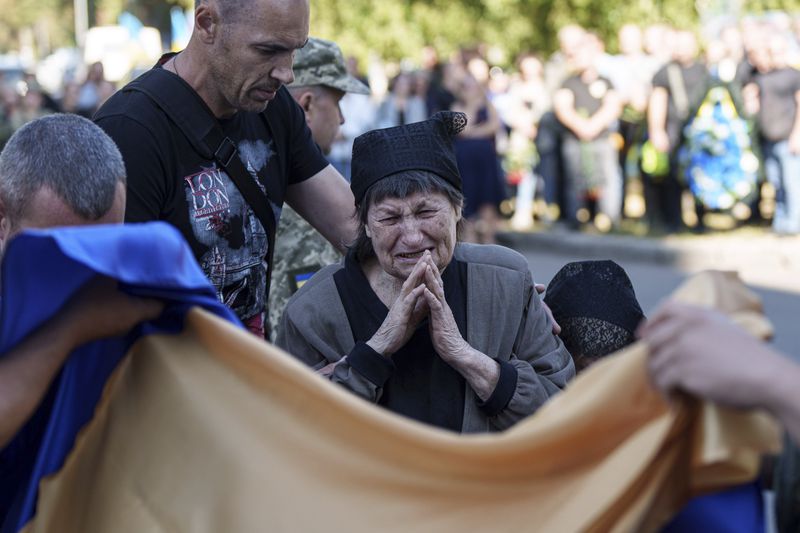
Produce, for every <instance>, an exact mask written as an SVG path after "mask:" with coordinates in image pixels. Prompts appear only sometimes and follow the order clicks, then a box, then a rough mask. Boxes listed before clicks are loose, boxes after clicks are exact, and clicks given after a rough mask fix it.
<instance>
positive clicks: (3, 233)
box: [0, 198, 13, 250]
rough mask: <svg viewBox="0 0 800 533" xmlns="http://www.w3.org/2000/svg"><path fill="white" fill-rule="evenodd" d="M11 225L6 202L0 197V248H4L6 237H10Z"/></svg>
mask: <svg viewBox="0 0 800 533" xmlns="http://www.w3.org/2000/svg"><path fill="white" fill-rule="evenodd" d="M12 227H13V226H12V224H11V219H10V218H8V210H7V209H6V204H5V203H3V200H2V199H1V198H0V250H3V249H5V247H6V243H7V242H8V239H9V238H10V237H11V230H12Z"/></svg>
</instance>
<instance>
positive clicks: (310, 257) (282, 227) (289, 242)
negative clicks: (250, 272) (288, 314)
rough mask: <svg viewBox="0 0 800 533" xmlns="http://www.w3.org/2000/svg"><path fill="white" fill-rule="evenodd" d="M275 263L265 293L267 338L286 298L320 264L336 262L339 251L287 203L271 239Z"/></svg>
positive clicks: (277, 324)
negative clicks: (270, 280)
mask: <svg viewBox="0 0 800 533" xmlns="http://www.w3.org/2000/svg"><path fill="white" fill-rule="evenodd" d="M273 257H274V259H273V260H274V261H275V264H274V265H273V267H272V287H271V288H270V293H269V324H270V331H271V339H272V341H273V342H274V341H275V340H276V339H277V333H278V329H279V328H280V327H281V317H282V316H283V311H284V309H285V307H286V304H287V302H288V301H289V298H291V296H292V295H293V294H294V293H295V292H297V290H298V289H299V288H300V287H302V286H303V284H304V283H305V282H306V281H308V279H309V278H310V277H311V276H312V275H313V274H314V273H316V272H317V271H318V270H320V269H321V268H322V267H324V266H327V265H330V264H333V263H337V262H339V261H340V260H341V258H342V255H341V254H340V253H339V252H338V250H336V248H334V247H333V246H332V245H331V244H330V243H329V242H328V241H327V240H325V238H324V237H323V236H322V235H320V234H319V232H317V231H316V230H315V229H314V228H312V227H311V225H310V224H309V223H308V222H306V221H305V220H303V218H302V217H300V215H298V214H297V213H296V212H295V211H294V210H293V209H292V208H291V207H289V206H285V207H284V208H283V212H282V213H281V220H280V224H279V225H278V232H277V237H276V239H275V254H274V256H273Z"/></svg>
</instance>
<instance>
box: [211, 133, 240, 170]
mask: <svg viewBox="0 0 800 533" xmlns="http://www.w3.org/2000/svg"><path fill="white" fill-rule="evenodd" d="M234 155H236V145H235V144H234V143H233V141H232V140H231V138H230V137H227V136H226V137H225V138H224V139H222V141H221V142H220V143H219V146H218V147H217V149H216V150H215V151H214V159H216V160H217V161H218V162H219V163H220V164H221V165H222V166H223V167H226V168H227V167H228V165H230V164H231V159H233V156H234Z"/></svg>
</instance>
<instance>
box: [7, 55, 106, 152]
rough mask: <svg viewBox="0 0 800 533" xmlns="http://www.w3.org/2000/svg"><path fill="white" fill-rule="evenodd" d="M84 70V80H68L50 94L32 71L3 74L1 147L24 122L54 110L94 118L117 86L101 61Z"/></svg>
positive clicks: (54, 111)
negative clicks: (18, 73) (13, 74)
mask: <svg viewBox="0 0 800 533" xmlns="http://www.w3.org/2000/svg"><path fill="white" fill-rule="evenodd" d="M85 70H86V73H85V75H84V76H83V78H82V81H79V80H65V82H64V86H63V88H62V89H61V91H60V93H59V94H55V95H51V94H49V93H48V92H47V91H46V90H45V89H44V88H43V87H42V86H41V85H40V84H39V82H38V81H37V80H36V77H35V76H34V75H33V74H25V75H24V76H23V77H22V78H21V79H13V77H11V76H8V77H6V76H4V75H2V74H0V147H2V146H4V145H5V143H6V141H8V139H9V138H10V137H11V135H12V134H13V133H14V132H15V131H16V130H18V129H19V128H20V127H22V126H23V125H24V124H26V123H28V122H31V121H32V120H35V119H37V118H39V117H43V116H45V115H49V114H51V113H75V114H77V115H81V116H84V117H86V118H91V117H92V115H93V114H94V112H95V111H96V110H97V109H98V108H99V107H100V105H101V104H102V103H103V102H105V101H106V100H107V99H108V97H109V96H111V95H112V94H114V91H116V90H117V87H116V85H115V84H114V83H112V82H110V81H108V80H106V78H105V75H104V73H103V64H102V63H101V62H99V61H98V62H95V63H92V64H90V65H87V66H86V69H85ZM6 78H7V79H6Z"/></svg>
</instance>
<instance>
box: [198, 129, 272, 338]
mask: <svg viewBox="0 0 800 533" xmlns="http://www.w3.org/2000/svg"><path fill="white" fill-rule="evenodd" d="M271 144H272V143H271V142H269V143H266V142H264V141H262V140H257V141H242V142H240V143H239V146H238V150H239V157H240V158H241V160H242V162H243V163H244V165H245V167H246V168H247V170H248V171H249V172H250V174H251V176H252V177H253V179H255V180H256V182H257V183H258V184H259V186H260V187H261V188H262V190H263V188H264V186H263V184H262V183H261V182H260V181H259V180H258V178H257V172H262V174H263V170H264V169H265V168H266V167H267V165H268V164H269V161H270V159H271V157H272V155H273V154H274V151H273V149H272V146H271ZM183 180H184V183H185V194H186V201H187V204H188V206H189V221H190V223H191V226H192V231H193V233H194V237H195V239H197V241H198V242H199V243H202V244H203V245H205V246H207V247H208V251H207V252H206V253H204V254H203V255H202V257H200V258H199V262H200V266H201V267H202V268H203V271H204V272H205V273H206V275H207V276H208V278H209V279H210V280H211V283H212V284H213V285H214V287H215V288H216V289H217V297H218V298H219V299H220V301H222V302H223V303H224V304H225V305H227V306H229V307H230V308H232V309H233V310H234V312H235V313H236V314H237V315H238V316H239V318H240V319H241V320H242V321H243V322H244V323H245V325H246V326H248V328H249V329H251V331H253V332H254V333H256V334H257V335H261V336H262V337H263V335H264V331H263V328H264V316H263V315H264V312H265V309H266V304H267V302H266V299H267V294H266V287H267V264H266V259H265V258H266V256H267V249H268V246H269V243H268V239H267V233H266V230H265V229H264V227H263V226H262V224H261V222H260V221H259V220H258V218H257V217H256V216H255V214H254V213H253V210H252V209H251V208H250V206H249V205H248V204H247V202H246V201H245V199H244V198H243V197H242V195H241V193H240V192H239V189H238V188H237V187H236V184H235V183H234V182H233V181H232V180H231V179H230V177H229V176H228V174H227V173H226V172H225V171H224V170H222V169H221V168H219V167H217V165H216V163H212V166H211V167H209V168H203V169H201V170H200V171H199V172H196V173H194V174H191V175H189V176H185V177H184V178H183ZM272 210H273V213H274V214H275V215H276V220H277V217H279V216H280V208H277V210H276V206H275V205H272Z"/></svg>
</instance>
